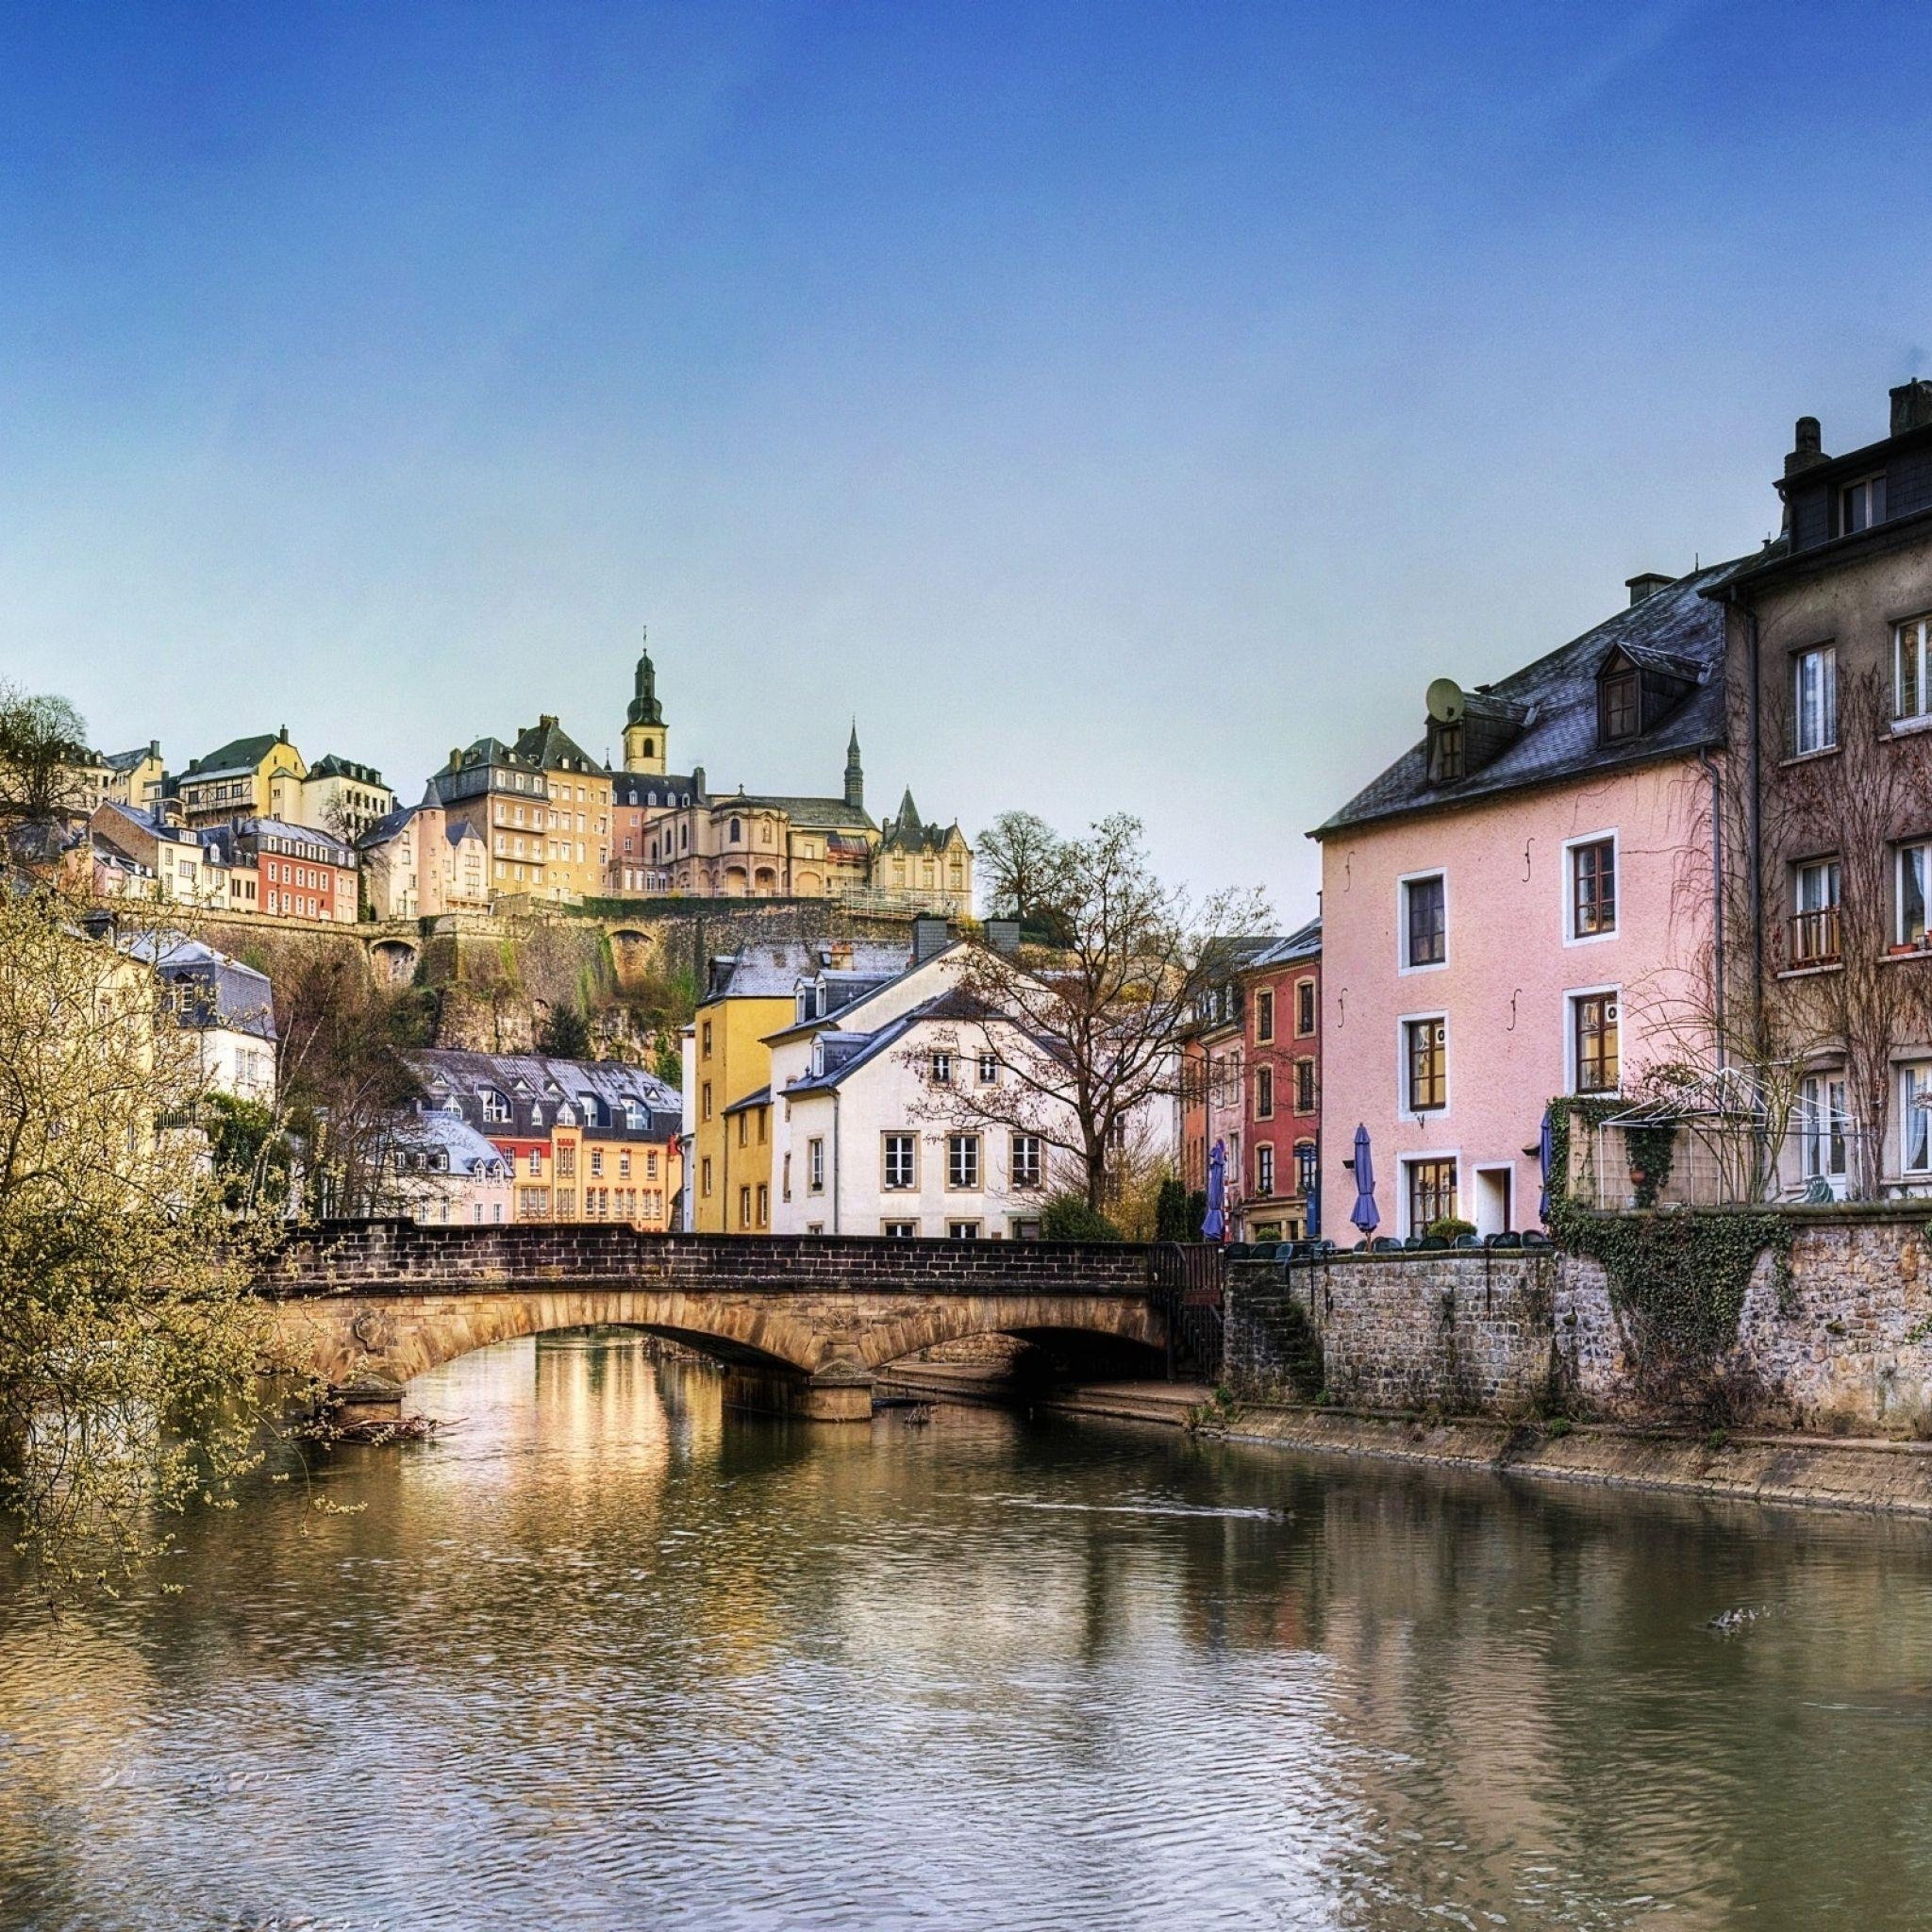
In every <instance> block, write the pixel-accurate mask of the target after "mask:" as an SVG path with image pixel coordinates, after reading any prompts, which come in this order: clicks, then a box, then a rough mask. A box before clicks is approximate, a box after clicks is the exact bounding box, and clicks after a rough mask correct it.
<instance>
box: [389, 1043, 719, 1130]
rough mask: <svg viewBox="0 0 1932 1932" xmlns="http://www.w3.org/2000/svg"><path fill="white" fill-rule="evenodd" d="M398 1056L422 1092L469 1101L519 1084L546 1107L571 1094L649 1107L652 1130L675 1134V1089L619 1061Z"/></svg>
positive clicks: (449, 1052) (617, 1106)
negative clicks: (432, 1091)
mask: <svg viewBox="0 0 1932 1932" xmlns="http://www.w3.org/2000/svg"><path fill="white" fill-rule="evenodd" d="M403 1058H404V1059H405V1061H407V1062H408V1067H409V1071H410V1072H411V1073H413V1074H415V1075H416V1077H417V1078H418V1079H419V1080H421V1081H422V1082H423V1084H424V1086H425V1088H432V1089H433V1088H436V1087H441V1088H442V1089H443V1090H444V1091H460V1092H462V1093H463V1094H464V1095H466V1096H467V1097H469V1098H471V1099H479V1098H480V1096H481V1091H482V1090H483V1089H484V1088H485V1087H494V1088H496V1089H497V1090H498V1091H501V1092H503V1093H506V1094H514V1093H515V1092H516V1090H517V1088H518V1087H519V1085H522V1086H524V1087H525V1088H527V1089H528V1090H529V1091H531V1092H533V1093H534V1094H535V1095H536V1096H537V1097H538V1098H539V1099H540V1100H541V1101H542V1102H543V1103H545V1105H546V1106H548V1107H550V1108H555V1107H556V1105H557V1104H558V1102H559V1101H565V1100H567V1101H569V1102H570V1103H571V1105H572V1106H573V1107H575V1106H576V1104H577V1096H578V1095H579V1094H580V1093H586V1092H588V1093H594V1094H595V1095H596V1096H597V1098H598V1099H600V1100H601V1101H603V1102H604V1103H605V1105H606V1106H607V1107H609V1108H612V1109H613V1112H614V1113H616V1114H619V1115H621V1113H622V1110H623V1108H624V1104H625V1102H626V1101H629V1100H635V1101H636V1102H638V1103H639V1104H640V1105H641V1106H642V1107H646V1108H649V1109H650V1112H651V1124H652V1128H653V1130H654V1131H656V1130H657V1129H658V1127H659V1126H660V1124H662V1125H666V1126H667V1131H669V1132H671V1133H674V1134H675V1132H676V1131H677V1127H678V1124H679V1123H680V1121H681V1118H682V1109H683V1102H682V1100H681V1099H680V1097H679V1095H678V1091H677V1089H676V1088H675V1087H672V1086H670V1085H668V1084H667V1083H666V1082H664V1081H662V1080H660V1079H658V1076H657V1074H651V1073H646V1072H645V1070H644V1069H643V1068H642V1067H634V1066H631V1065H629V1064H628V1063H627V1062H625V1061H623V1060H565V1059H556V1058H552V1057H551V1056H550V1055H548V1054H534V1053H473V1052H469V1051H466V1050H464V1049H461V1048H458V1047H420V1048H417V1049H415V1050H414V1051H412V1052H409V1053H406V1054H405V1055H404V1056H403ZM660 1117H661V1119H660ZM551 1118H552V1119H553V1120H554V1119H555V1115H554V1113H553V1114H552V1115H551Z"/></svg>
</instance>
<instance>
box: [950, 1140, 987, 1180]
mask: <svg viewBox="0 0 1932 1932" xmlns="http://www.w3.org/2000/svg"><path fill="white" fill-rule="evenodd" d="M946 1185H947V1187H949V1188H976V1187H977V1186H978V1185H979V1136H978V1135H977V1134H948V1135H947V1136H946Z"/></svg>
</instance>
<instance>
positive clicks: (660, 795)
mask: <svg viewBox="0 0 1932 1932" xmlns="http://www.w3.org/2000/svg"><path fill="white" fill-rule="evenodd" d="M610 797H611V803H612V804H614V805H634V806H635V805H641V806H654V805H655V806H668V805H703V804H705V803H706V798H705V794H704V791H703V789H702V788H701V787H700V786H699V784H698V783H697V780H696V779H695V778H694V777H691V776H690V775H688V774H682V773H678V772H612V773H611V774H610Z"/></svg>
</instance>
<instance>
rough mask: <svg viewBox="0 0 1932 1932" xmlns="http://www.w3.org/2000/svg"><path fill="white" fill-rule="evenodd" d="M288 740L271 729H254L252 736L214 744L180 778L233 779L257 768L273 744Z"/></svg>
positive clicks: (272, 748) (198, 779) (284, 742)
mask: <svg viewBox="0 0 1932 1932" xmlns="http://www.w3.org/2000/svg"><path fill="white" fill-rule="evenodd" d="M287 742H288V741H287V740H286V739H285V738H282V737H280V736H279V735H278V734H276V733H275V732H273V731H262V732H258V733H257V734H256V735H255V736H254V737H253V738H231V739H230V740H229V741H227V743H226V744H222V745H217V746H216V747H215V749H214V750H213V751H211V752H209V753H208V756H207V757H206V758H196V759H195V760H194V762H193V763H192V764H191V765H190V766H189V767H188V769H187V770H186V771H185V772H183V773H182V774H181V776H182V778H183V779H184V780H188V779H192V780H193V781H194V782H195V783H196V784H199V783H200V782H201V780H202V779H204V778H233V777H239V776H242V775H244V774H250V773H253V772H256V771H258V770H259V769H260V767H261V761H262V759H263V758H267V757H268V755H269V753H270V752H272V751H273V750H274V749H275V746H276V745H278V744H286V743H287Z"/></svg>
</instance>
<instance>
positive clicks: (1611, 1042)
mask: <svg viewBox="0 0 1932 1932" xmlns="http://www.w3.org/2000/svg"><path fill="white" fill-rule="evenodd" d="M1734 568H1735V566H1732V565H1724V566H1720V567H1717V568H1714V569H1710V570H1706V571H1702V572H1700V573H1698V574H1696V575H1691V576H1689V577H1684V578H1680V579H1678V580H1676V581H1672V580H1670V579H1667V578H1663V577H1656V576H1640V577H1635V578H1632V579H1631V582H1630V587H1629V588H1630V604H1629V606H1628V608H1626V609H1624V610H1622V611H1620V612H1619V613H1618V614H1617V615H1616V616H1615V617H1613V618H1611V619H1610V620H1609V621H1608V622H1607V623H1606V624H1602V625H1598V626H1597V627H1596V628H1595V629H1594V630H1591V631H1589V632H1586V633H1585V634H1584V635H1583V636H1582V637H1580V638H1577V639H1576V640H1574V641H1573V642H1571V643H1568V644H1565V645H1564V646H1562V647H1561V648H1560V649H1559V650H1557V651H1554V652H1552V653H1551V654H1550V655H1549V656H1548V657H1546V658H1541V659H1539V660H1538V661H1537V662H1536V663H1534V664H1532V665H1530V666H1529V667H1528V668H1527V669H1525V670H1523V671H1520V672H1517V673H1516V674H1515V675H1512V676H1510V677H1507V678H1505V679H1503V680H1502V681H1501V682H1500V683H1497V684H1495V685H1483V686H1478V687H1477V688H1476V690H1474V691H1470V692H1467V693H1465V692H1463V691H1460V690H1458V689H1457V686H1455V685H1454V684H1453V683H1451V682H1450V681H1449V680H1448V679H1446V678H1444V679H1439V680H1438V681H1437V682H1436V683H1435V684H1433V685H1431V686H1430V687H1429V691H1428V705H1427V718H1426V731H1425V736H1424V741H1423V742H1422V743H1421V744H1419V745H1417V746H1416V747H1415V748H1414V749H1413V750H1411V751H1409V752H1407V753H1406V754H1405V755H1404V756H1403V757H1402V758H1399V759H1398V760H1397V761H1396V762H1395V763H1394V764H1393V765H1391V767H1390V768H1389V769H1388V770H1387V771H1386V772H1384V773H1383V774H1382V775H1381V776H1380V777H1379V778H1377V779H1376V780H1375V781H1374V784H1372V785H1370V786H1369V787H1368V788H1367V790H1365V791H1362V792H1361V793H1359V794H1358V795H1357V797H1356V798H1355V799H1353V800H1352V801H1351V802H1350V803H1349V804H1348V805H1347V806H1345V807H1344V808H1342V809H1341V811H1339V812H1338V813H1336V815H1335V816H1334V817H1333V818H1332V819H1330V820H1329V821H1328V822H1327V824H1324V825H1323V826H1321V827H1320V829H1319V830H1318V831H1316V832H1315V834H1314V835H1313V836H1314V837H1315V838H1316V839H1318V840H1319V841H1321V845H1322V884H1323V899H1322V909H1323V961H1322V996H1323V1009H1324V1010H1323V1024H1322V1058H1323V1078H1324V1087H1325V1090H1326V1091H1325V1097H1324V1107H1323V1115H1324V1129H1325V1131H1324V1135H1323V1140H1322V1162H1321V1168H1322V1173H1321V1187H1322V1227H1323V1230H1324V1233H1326V1234H1327V1235H1329V1236H1330V1237H1331V1238H1334V1239H1338V1240H1341V1239H1347V1238H1350V1237H1352V1234H1353V1230H1352V1229H1351V1227H1350V1224H1349V1211H1350V1209H1351V1208H1352V1207H1353V1206H1354V1204H1355V1197H1356V1189H1355V1177H1354V1174H1352V1173H1351V1172H1350V1171H1349V1169H1348V1168H1347V1167H1345V1166H1344V1165H1343V1162H1344V1161H1345V1160H1346V1159H1347V1158H1348V1157H1349V1155H1350V1153H1351V1151H1352V1141H1353V1139H1354V1134H1355V1129H1356V1126H1357V1124H1358V1123H1359V1124H1362V1125H1365V1126H1366V1127H1367V1128H1368V1130H1369V1136H1370V1141H1371V1149H1372V1154H1373V1159H1374V1179H1375V1201H1376V1206H1377V1208H1379V1209H1380V1213H1381V1224H1380V1226H1379V1227H1378V1229H1377V1230H1376V1231H1377V1233H1378V1234H1384V1235H1394V1236H1397V1237H1406V1236H1408V1235H1411V1234H1421V1233H1422V1232H1423V1231H1424V1229H1425V1228H1426V1227H1427V1225H1428V1224H1429V1223H1430V1222H1431V1221H1433V1220H1436V1219H1438V1218H1439V1217H1441V1216H1443V1215H1455V1216H1458V1217H1460V1218H1461V1219H1464V1220H1467V1221H1471V1222H1474V1224H1475V1226H1476V1228H1477V1230H1478V1232H1481V1233H1485V1234H1488V1233H1494V1232H1499V1231H1501V1230H1504V1229H1507V1228H1521V1227H1524V1226H1530V1227H1534V1226H1536V1225H1537V1224H1538V1218H1539V1216H1538V1202H1539V1196H1540V1193H1541V1174H1540V1168H1539V1162H1538V1159H1537V1140H1538V1134H1539V1130H1540V1127H1541V1120H1542V1114H1543V1109H1544V1107H1545V1106H1546V1105H1547V1103H1548V1102H1549V1101H1550V1099H1551V1098H1552V1097H1553V1096H1555V1095H1557V1094H1565V1093H1569V1094H1592V1095H1615V1094H1618V1093H1620V1092H1624V1091H1628V1089H1629V1087H1630V1085H1631V1083H1632V1081H1633V1080H1634V1079H1635V1078H1636V1077H1637V1076H1638V1075H1639V1074H1641V1070H1642V1069H1643V1068H1644V1067H1645V1066H1647V1065H1650V1064H1653V1063H1655V1062H1656V1061H1658V1060H1663V1059H1684V1058H1702V1057H1703V1056H1704V1054H1706V1053H1707V1051H1708V1048H1707V1044H1706V1041H1707V1037H1708V1034H1707V1027H1706V1026H1705V1025H1703V1024H1701V1020H1702V1016H1703V1015H1705V1014H1707V1013H1708V1011H1709V1010H1710V1009H1711V1008H1710V1004H1709V991H1708V986H1709V980H1710V977H1711V974H1710V960H1711V952H1710V940H1711V932H1710V924H1711V920H1710V914H1711V908H1712V905H1713V893H1712V880H1713V869H1712V868H1713V848H1712V824H1711V804H1712V799H1713V797H1714V795H1715V790H1716V785H1717V768H1718V760H1719V759H1721V758H1722V756H1723V745H1724V615H1723V610H1722V608H1721V606H1720V605H1719V604H1718V603H1717V602H1716V601H1714V600H1713V599H1712V598H1711V596H1710V595H1709V594H1708V593H1709V592H1710V591H1713V590H1714V589H1716V588H1718V587H1719V586H1720V585H1721V584H1722V583H1723V582H1724V579H1725V578H1726V577H1727V576H1728V575H1729V574H1730V572H1731V570H1732V569H1734Z"/></svg>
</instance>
